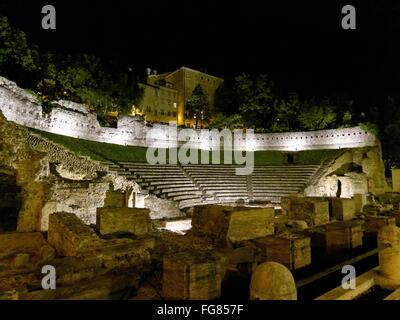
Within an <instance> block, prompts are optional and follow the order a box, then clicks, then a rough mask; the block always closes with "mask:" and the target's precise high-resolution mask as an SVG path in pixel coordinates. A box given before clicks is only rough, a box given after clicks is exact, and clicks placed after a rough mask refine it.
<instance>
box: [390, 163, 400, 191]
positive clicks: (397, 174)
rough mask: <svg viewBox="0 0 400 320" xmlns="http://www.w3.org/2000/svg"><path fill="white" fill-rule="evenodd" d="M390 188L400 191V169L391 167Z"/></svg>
mask: <svg viewBox="0 0 400 320" xmlns="http://www.w3.org/2000/svg"><path fill="white" fill-rule="evenodd" d="M392 190H393V192H400V169H392Z"/></svg>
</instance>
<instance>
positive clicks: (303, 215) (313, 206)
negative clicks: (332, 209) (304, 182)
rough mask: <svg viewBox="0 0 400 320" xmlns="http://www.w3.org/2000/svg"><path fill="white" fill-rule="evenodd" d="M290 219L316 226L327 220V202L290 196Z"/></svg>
mask: <svg viewBox="0 0 400 320" xmlns="http://www.w3.org/2000/svg"><path fill="white" fill-rule="evenodd" d="M288 216H289V218H290V219H294V220H303V221H306V222H307V224H308V225H309V226H317V225H321V224H325V223H328V222H329V203H328V201H323V200H319V199H314V198H300V197H298V198H295V197H293V198H291V203H290V210H289V212H288Z"/></svg>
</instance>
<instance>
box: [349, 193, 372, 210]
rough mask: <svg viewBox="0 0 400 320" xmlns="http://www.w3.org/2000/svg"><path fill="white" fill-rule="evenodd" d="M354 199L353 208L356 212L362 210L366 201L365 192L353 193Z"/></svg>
mask: <svg viewBox="0 0 400 320" xmlns="http://www.w3.org/2000/svg"><path fill="white" fill-rule="evenodd" d="M353 199H354V210H355V211H356V214H357V213H361V212H363V207H364V206H365V205H366V204H367V203H368V202H367V194H361V193H355V194H354V195H353Z"/></svg>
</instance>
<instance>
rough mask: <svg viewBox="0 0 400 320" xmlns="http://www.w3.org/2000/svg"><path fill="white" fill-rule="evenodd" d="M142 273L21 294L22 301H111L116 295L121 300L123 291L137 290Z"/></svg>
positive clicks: (106, 276)
mask: <svg viewBox="0 0 400 320" xmlns="http://www.w3.org/2000/svg"><path fill="white" fill-rule="evenodd" d="M139 281H140V273H138V272H137V271H136V270H135V271H131V272H128V271H124V272H120V273H118V274H115V273H110V274H104V275H100V276H97V277H95V278H92V279H90V281H88V280H87V279H83V280H81V281H77V282H74V283H72V284H70V285H62V286H58V287H57V288H56V289H55V290H35V291H31V292H23V293H21V294H19V299H20V300H60V299H63V300H66V299H67V300H109V299H112V298H113V296H115V295H116V297H117V298H119V299H121V298H122V297H121V291H123V290H126V291H128V290H129V289H131V288H137V287H138V285H139Z"/></svg>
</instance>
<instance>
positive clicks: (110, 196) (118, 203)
mask: <svg viewBox="0 0 400 320" xmlns="http://www.w3.org/2000/svg"><path fill="white" fill-rule="evenodd" d="M104 207H114V208H116V207H118V208H122V207H125V193H123V192H122V191H120V190H118V191H113V190H108V191H107V193H106V197H105V198H104Z"/></svg>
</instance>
